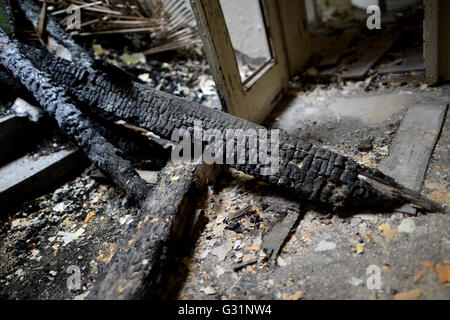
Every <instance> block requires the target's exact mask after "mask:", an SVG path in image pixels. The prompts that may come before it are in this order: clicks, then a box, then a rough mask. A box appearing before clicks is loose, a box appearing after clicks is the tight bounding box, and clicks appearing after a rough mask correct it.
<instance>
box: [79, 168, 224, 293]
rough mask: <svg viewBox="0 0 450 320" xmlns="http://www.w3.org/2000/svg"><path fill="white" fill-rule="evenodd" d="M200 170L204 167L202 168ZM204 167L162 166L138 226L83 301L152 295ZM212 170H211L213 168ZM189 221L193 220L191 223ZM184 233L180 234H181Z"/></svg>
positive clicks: (158, 286)
mask: <svg viewBox="0 0 450 320" xmlns="http://www.w3.org/2000/svg"><path fill="white" fill-rule="evenodd" d="M202 167H203V168H202ZM204 167H206V166H205V165H197V164H186V165H178V166H174V165H173V164H169V165H167V166H166V167H165V168H164V169H163V170H162V171H161V172H160V174H159V182H158V184H157V186H156V187H155V188H154V190H153V192H152V194H151V195H150V196H149V197H148V198H147V200H146V201H145V202H144V203H143V205H142V208H141V210H140V211H139V215H138V218H139V223H138V224H137V226H136V227H135V228H132V227H130V229H129V230H127V234H128V235H129V236H128V237H127V238H126V239H124V241H123V244H121V245H120V246H119V249H118V251H117V252H116V253H115V254H114V256H113V257H112V259H111V262H110V263H109V265H108V266H107V268H106V269H105V270H104V271H103V272H102V274H101V275H100V278H99V279H98V280H97V282H96V283H95V285H94V287H93V289H92V290H91V291H90V293H89V295H88V297H87V299H101V300H103V299H108V300H109V299H111V300H116V299H123V300H127V299H144V298H152V297H155V294H156V293H157V290H158V289H159V288H160V287H161V285H162V283H161V280H163V279H164V276H165V269H167V268H166V263H167V262H168V257H169V254H170V253H171V250H173V248H176V247H178V242H179V241H180V239H182V234H183V232H184V231H185V230H186V227H185V226H186V224H185V223H183V222H182V220H186V219H188V220H189V217H190V215H191V214H192V211H193V205H192V204H193V203H195V195H196V194H197V192H196V191H197V190H199V189H200V188H201V187H202V185H204V184H203V183H202V181H201V180H202V179H204V178H205V177H202V175H209V176H210V177H214V176H215V174H214V171H207V172H205V171H204ZM213 170H214V169H213ZM191 220H192V219H191ZM183 229H184V230H183Z"/></svg>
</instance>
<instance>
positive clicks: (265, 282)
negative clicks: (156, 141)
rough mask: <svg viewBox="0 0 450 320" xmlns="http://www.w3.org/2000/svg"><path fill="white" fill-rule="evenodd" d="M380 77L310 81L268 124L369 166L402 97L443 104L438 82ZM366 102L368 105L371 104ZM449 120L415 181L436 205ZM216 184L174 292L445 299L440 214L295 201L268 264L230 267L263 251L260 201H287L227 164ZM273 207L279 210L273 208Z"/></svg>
mask: <svg viewBox="0 0 450 320" xmlns="http://www.w3.org/2000/svg"><path fill="white" fill-rule="evenodd" d="M392 76H396V75H390V77H392ZM402 76H403V77H406V76H412V77H415V74H413V75H402ZM383 79H385V78H383V77H380V78H377V79H375V80H376V84H377V85H380V88H379V89H378V90H376V91H374V92H367V90H365V88H366V86H367V83H368V82H367V81H366V82H364V81H362V82H347V83H346V84H344V85H343V87H342V88H341V90H337V88H336V87H335V86H337V85H338V84H331V85H328V86H327V87H324V86H323V85H312V86H311V87H310V89H309V90H307V91H306V92H302V93H298V94H296V95H295V96H294V99H292V98H291V99H288V101H287V103H285V104H283V105H282V107H280V109H279V110H277V111H276V112H275V113H274V114H273V115H272V117H271V118H270V119H269V120H268V125H269V126H270V127H272V128H281V129H283V130H285V131H287V132H288V133H290V134H293V135H296V136H300V137H303V138H305V137H307V138H309V139H310V140H313V141H314V142H315V143H317V144H320V145H323V146H326V147H328V148H330V149H333V150H335V151H338V152H341V153H344V154H346V155H347V156H348V157H350V158H352V159H354V160H356V161H358V162H361V163H363V164H365V165H369V166H372V167H377V165H378V163H379V162H380V161H381V160H382V159H383V158H384V157H385V156H387V155H388V154H389V146H390V143H391V141H392V137H393V136H394V135H395V133H396V130H397V128H398V125H399V123H400V122H401V119H402V117H403V115H404V112H405V110H407V107H408V106H409V105H410V104H413V103H432V102H436V101H439V102H443V103H449V102H450V94H449V93H450V90H449V89H450V88H449V87H448V86H444V87H440V88H428V87H427V86H425V85H423V83H421V82H420V81H419V80H418V81H417V82H416V81H414V82H409V83H408V84H403V85H400V84H399V85H398V86H395V85H394V86H393V87H390V88H385V87H384V86H383V85H382V83H383V82H384V81H385V80H383ZM371 81H374V80H371ZM394 83H395V82H394ZM297 97H301V98H297ZM391 100H392V103H391V105H389V104H388V102H389V101H391ZM372 106H373V107H376V109H375V111H376V112H371V107H372ZM330 110H331V111H333V110H334V111H335V112H330ZM353 111H355V112H353ZM449 126H450V119H449V115H448V114H447V116H446V119H445V122H444V127H443V129H442V133H441V135H440V138H439V140H438V143H437V145H436V148H435V152H434V154H433V157H432V160H431V163H430V166H429V169H428V173H427V177H426V180H425V181H424V194H428V195H429V196H430V197H431V198H433V199H434V200H436V201H438V202H440V203H442V204H444V203H447V204H450V199H449V197H448V194H449V183H448V181H449V177H450V175H449V171H448V169H449V162H448V161H449V160H448V159H450V157H449V154H448V153H449V151H450V150H449V147H448V146H449V132H450V127H449ZM349 128H350V129H349ZM366 138H372V139H371V140H372V147H371V148H370V150H366V149H364V150H365V151H360V150H359V149H358V148H360V144H361V140H362V139H366ZM223 184H224V186H225V187H224V188H222V189H219V191H217V192H210V194H208V196H209V199H208V202H207V203H208V204H207V206H206V208H205V209H204V210H205V211H204V214H205V217H206V220H207V222H206V227H205V229H204V230H203V232H202V233H201V234H200V235H199V237H198V240H197V244H196V245H195V247H194V248H193V252H192V254H191V255H190V256H189V257H185V258H184V259H182V260H181V265H182V267H181V270H184V272H185V276H184V278H178V279H173V281H174V282H173V283H172V286H173V287H180V288H181V289H180V291H179V292H178V295H177V297H178V298H180V299H301V298H304V299H402V298H405V297H406V298H409V299H449V298H450V287H449V284H448V282H449V276H448V274H449V271H450V254H449V253H450V233H449V228H448V225H449V223H450V217H448V216H447V215H444V214H428V215H424V214H419V215H418V216H413V217H411V216H407V215H405V214H402V213H395V212H380V211H379V210H377V209H376V208H374V210H372V211H371V212H358V213H351V214H350V213H342V214H339V215H332V214H331V213H329V212H323V211H322V210H320V211H319V210H317V208H315V207H314V206H311V205H309V204H307V203H303V202H302V201H299V202H296V203H297V205H298V206H299V207H300V210H301V212H302V214H301V215H300V218H299V221H297V224H296V225H295V226H294V228H293V230H292V232H291V234H290V235H289V236H288V238H287V240H286V243H285V244H284V246H283V247H282V250H281V252H280V254H279V256H278V258H277V259H276V262H275V263H274V262H270V261H259V262H257V263H252V264H249V265H247V266H244V267H243V268H241V269H239V270H235V269H234V268H233V267H234V266H235V264H236V263H239V262H245V261H252V259H253V260H254V259H255V258H258V257H260V256H262V255H264V250H263V249H262V248H261V246H262V242H263V240H264V229H265V228H267V227H268V226H269V225H273V224H274V223H276V220H274V219H273V216H272V215H267V214H266V211H265V210H264V209H265V205H266V204H265V201H269V202H274V201H275V202H277V203H281V204H282V205H284V206H288V205H289V203H290V202H289V201H290V200H287V199H284V198H283V197H281V196H275V198H274V193H273V192H271V191H270V190H267V191H268V193H262V194H261V188H262V186H261V185H260V184H257V183H254V182H253V179H252V178H251V177H248V176H245V175H242V174H240V173H238V172H235V171H231V173H230V174H229V176H228V177H227V178H226V179H225V180H224V182H223ZM269 191H270V192H269ZM275 195H276V193H275ZM264 199H265V200H264ZM245 205H250V206H252V208H253V209H252V210H253V211H252V212H254V213H256V216H254V215H253V214H251V213H250V214H247V215H245V216H243V217H240V218H239V219H238V220H237V221H233V222H231V223H230V221H229V219H230V217H231V216H233V214H234V213H235V212H236V211H239V210H240V208H241V207H242V206H245ZM278 212H279V214H281V215H283V210H282V209H281V210H278ZM257 217H259V218H257ZM256 221H258V222H257V223H256ZM378 276H379V277H378ZM378 280H379V281H378ZM177 281H178V282H181V283H177Z"/></svg>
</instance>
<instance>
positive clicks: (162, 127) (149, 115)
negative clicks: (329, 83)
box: [27, 49, 440, 210]
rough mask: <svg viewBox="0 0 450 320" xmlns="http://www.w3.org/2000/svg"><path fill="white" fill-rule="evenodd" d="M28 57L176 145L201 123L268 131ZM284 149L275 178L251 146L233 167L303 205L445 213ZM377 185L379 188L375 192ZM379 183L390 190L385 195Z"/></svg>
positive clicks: (298, 146)
mask: <svg viewBox="0 0 450 320" xmlns="http://www.w3.org/2000/svg"><path fill="white" fill-rule="evenodd" d="M27 55H28V57H29V59H31V60H32V62H33V63H34V64H35V65H36V67H37V68H39V69H41V70H44V71H45V72H47V73H48V74H50V75H51V77H52V79H53V81H54V82H55V83H57V84H58V85H60V86H62V87H64V88H65V89H66V90H67V92H68V93H69V94H70V95H71V97H72V98H73V99H75V100H76V101H78V102H79V103H80V104H82V105H85V106H87V107H90V108H92V109H93V110H95V111H96V112H97V113H99V114H102V115H103V117H105V118H107V119H110V120H111V119H113V120H117V119H122V120H125V121H127V122H129V123H132V124H134V125H137V126H139V127H141V128H145V129H147V130H149V131H152V132H154V133H156V134H158V135H160V136H162V137H164V138H168V139H170V138H171V134H172V133H173V132H174V130H176V129H185V130H191V131H192V128H193V126H194V122H195V121H201V122H202V126H203V128H205V129H206V130H208V129H218V130H223V131H225V130H226V129H243V130H248V129H255V130H259V129H264V127H262V126H259V125H257V124H254V123H251V122H248V121H246V120H244V119H241V118H238V117H235V116H232V115H229V114H225V113H223V112H220V111H217V110H212V109H209V108H207V107H204V106H202V105H200V104H197V103H195V102H191V101H187V100H185V99H182V98H178V97H175V96H173V95H170V94H166V93H164V92H160V91H158V90H155V89H153V88H150V87H148V86H145V85H142V84H140V83H136V82H133V81H129V80H127V81H123V80H122V79H114V78H112V79H111V77H110V75H108V74H105V73H103V72H101V71H98V70H93V69H90V68H82V67H80V66H79V65H77V64H75V63H71V62H69V61H66V60H62V59H60V58H57V57H54V56H53V55H50V54H47V53H45V52H43V51H40V50H37V49H30V50H28V52H27ZM206 138H208V137H206ZM269 139H270V132H269V135H268V140H269ZM279 143H280V163H279V170H278V172H277V173H275V174H272V175H263V174H261V173H262V172H261V170H262V169H263V166H261V165H254V164H249V161H248V156H249V152H248V146H246V147H247V148H246V151H247V152H246V155H245V157H246V159H245V160H246V162H245V164H237V163H236V162H234V164H231V166H232V167H234V168H236V169H238V170H240V171H243V172H245V173H247V174H250V175H252V176H254V177H256V178H257V179H258V180H262V181H264V182H268V183H270V184H274V185H277V186H279V187H281V188H284V189H285V190H287V191H289V192H291V193H293V194H296V195H298V196H300V197H301V198H302V199H307V200H312V201H317V202H320V203H322V204H326V205H329V206H331V207H332V208H334V209H337V208H341V207H350V206H361V205H366V206H367V205H371V204H374V203H379V204H381V203H385V202H386V203H389V204H392V203H391V202H392V201H393V200H402V201H406V202H416V203H418V204H419V205H422V206H425V208H426V209H427V210H440V207H439V206H436V205H435V204H434V203H430V202H429V201H427V200H424V199H419V198H420V195H419V194H417V193H412V194H411V193H410V192H409V190H406V189H404V188H402V187H401V186H398V185H396V184H395V183H394V182H393V180H392V179H391V178H389V177H387V176H385V175H383V174H382V173H381V172H380V171H378V170H375V169H371V168H368V167H364V166H362V165H359V164H357V163H356V162H354V161H353V160H350V159H348V158H346V157H345V156H342V155H340V154H336V153H334V152H331V151H329V150H327V149H324V148H318V147H316V146H314V145H312V144H311V143H309V142H306V141H303V140H300V139H297V138H294V137H290V136H288V135H286V134H284V133H280V141H279ZM268 145H269V143H268ZM235 154H236V152H235ZM367 178H369V179H367ZM373 181H375V182H374V183H373V184H374V185H375V187H373V186H372V183H371V182H373ZM377 182H381V184H385V185H388V186H389V188H388V189H389V190H383V189H381V190H379V184H377ZM386 191H387V192H386ZM404 192H406V194H408V195H407V196H406V197H404V196H403V194H402V193H404Z"/></svg>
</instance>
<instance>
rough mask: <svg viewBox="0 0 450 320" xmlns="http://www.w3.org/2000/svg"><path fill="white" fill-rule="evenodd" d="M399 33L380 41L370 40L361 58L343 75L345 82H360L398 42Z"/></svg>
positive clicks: (388, 35) (364, 47) (383, 37)
mask: <svg viewBox="0 0 450 320" xmlns="http://www.w3.org/2000/svg"><path fill="white" fill-rule="evenodd" d="M398 37H399V34H398V33H393V34H386V35H384V36H381V37H380V38H379V40H378V41H376V40H374V39H373V38H370V39H368V40H367V41H366V42H365V44H364V46H363V47H362V48H361V56H360V57H359V58H358V59H357V60H356V61H355V62H354V63H352V64H351V65H349V66H348V68H347V70H346V71H344V72H343V73H342V79H344V80H360V79H362V78H364V77H365V76H366V74H367V72H368V71H369V69H370V68H371V67H372V66H373V65H375V63H377V62H378V61H379V60H380V59H381V57H382V56H383V55H384V54H385V52H386V51H387V50H389V48H390V47H391V46H392V45H393V44H394V43H395V41H397V39H398Z"/></svg>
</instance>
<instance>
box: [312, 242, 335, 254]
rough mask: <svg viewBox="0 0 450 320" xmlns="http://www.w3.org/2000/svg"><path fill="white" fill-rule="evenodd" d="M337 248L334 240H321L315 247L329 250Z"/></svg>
mask: <svg viewBox="0 0 450 320" xmlns="http://www.w3.org/2000/svg"><path fill="white" fill-rule="evenodd" d="M333 249H336V244H335V243H334V242H328V241H325V240H321V241H320V242H319V243H318V244H317V247H316V248H315V249H314V251H327V250H333Z"/></svg>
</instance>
